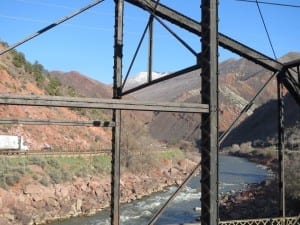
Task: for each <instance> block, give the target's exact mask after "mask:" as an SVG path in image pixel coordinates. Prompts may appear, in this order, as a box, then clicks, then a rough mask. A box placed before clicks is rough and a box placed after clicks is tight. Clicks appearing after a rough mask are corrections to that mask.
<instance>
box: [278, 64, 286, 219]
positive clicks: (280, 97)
mask: <svg viewBox="0 0 300 225" xmlns="http://www.w3.org/2000/svg"><path fill="white" fill-rule="evenodd" d="M282 73H286V71H285V70H283V71H281V72H280V73H279V75H278V76H277V98H278V178H279V181H278V185H279V195H280V201H279V216H280V217H285V179H284V101H283V83H282V82H281V79H280V77H281V76H282V75H283V74H282Z"/></svg>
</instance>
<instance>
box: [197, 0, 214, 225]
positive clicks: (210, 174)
mask: <svg viewBox="0 0 300 225" xmlns="http://www.w3.org/2000/svg"><path fill="white" fill-rule="evenodd" d="M201 16H202V25H203V27H202V28H203V30H202V40H201V47H202V54H201V56H200V59H199V63H200V64H201V66H202V72H201V78H202V82H201V102H202V103H204V104H208V105H209V113H208V114H202V115H201V116H202V117H201V149H200V150H201V224H202V225H216V224H218V187H219V185H218V180H219V178H218V149H219V143H218V128H219V117H218V114H219V108H218V107H219V103H218V41H217V38H218V37H217V36H218V33H217V32H218V22H217V18H218V6H217V0H202V2H201Z"/></svg>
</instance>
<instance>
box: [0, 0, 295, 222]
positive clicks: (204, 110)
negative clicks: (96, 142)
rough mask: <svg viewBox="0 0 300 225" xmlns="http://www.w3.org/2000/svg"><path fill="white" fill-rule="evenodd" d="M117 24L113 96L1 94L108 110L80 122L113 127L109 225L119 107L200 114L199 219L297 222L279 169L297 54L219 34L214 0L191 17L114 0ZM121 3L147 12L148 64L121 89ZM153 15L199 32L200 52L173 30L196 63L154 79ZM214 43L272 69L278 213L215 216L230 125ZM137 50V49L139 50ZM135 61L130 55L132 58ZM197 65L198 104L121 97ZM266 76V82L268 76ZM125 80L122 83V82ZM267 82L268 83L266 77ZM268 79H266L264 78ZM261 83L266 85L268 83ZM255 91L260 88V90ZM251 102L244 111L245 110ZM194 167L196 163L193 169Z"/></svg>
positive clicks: (145, 0)
mask: <svg viewBox="0 0 300 225" xmlns="http://www.w3.org/2000/svg"><path fill="white" fill-rule="evenodd" d="M101 2H103V0H102V1H99V0H98V1H95V2H94V3H92V4H90V5H88V6H86V7H84V8H82V9H81V10H79V11H77V12H76V13H74V14H72V15H70V16H67V17H65V18H64V19H62V20H59V21H57V22H56V23H53V24H50V25H49V26H47V27H45V28H43V29H41V30H39V31H38V32H36V33H35V34H33V35H31V36H29V37H28V38H25V39H24V40H21V41H20V42H18V43H17V44H15V45H13V46H11V47H9V48H8V49H6V50H4V51H2V52H0V55H2V54H5V53H6V52H8V51H10V50H12V49H14V48H15V47H17V46H19V45H21V44H23V43H25V42H27V41H29V40H31V39H32V38H35V37H36V36H38V35H40V34H42V33H44V32H47V31H48V30H50V29H52V28H53V27H55V26H57V25H60V24H61V23H63V22H65V21H66V20H69V19H71V18H73V17H74V16H76V15H78V14H79V13H82V12H84V11H86V10H88V9H90V8H92V7H93V6H95V5H97V4H100V3H101ZM114 2H115V25H114V33H115V35H114V72H113V99H95V98H70V97H52V96H33V95H30V96H23V95H22V96H20V95H11V94H1V95H0V104H5V105H23V106H25V105H29V106H37V107H38V106H51V107H71V108H72V107H73V108H96V109H112V110H113V115H112V118H113V119H112V121H109V122H107V121H87V122H83V123H84V124H85V125H88V126H106V127H112V189H111V224H112V225H119V224H120V213H119V211H120V199H119V198H120V139H121V111H122V110H143V111H147V110H148V111H162V112H185V113H201V116H202V118H201V121H202V126H201V140H202V141H201V149H200V150H201V157H202V161H201V164H199V166H198V167H201V174H202V178H201V196H202V197H201V207H202V211H201V224H203V225H214V224H222V225H248V224H249V225H267V224H271V225H273V224H274V225H275V224H276V225H277V224H287V225H296V224H300V222H299V217H293V218H289V217H285V195H284V188H285V182H284V170H283V165H284V161H283V152H284V125H283V120H284V118H283V112H284V105H283V98H282V97H283V91H282V89H283V87H285V88H286V89H287V90H288V91H289V92H290V94H291V95H292V96H293V97H294V99H295V100H296V102H297V103H298V104H300V72H299V71H300V69H299V68H300V59H298V60H295V61H291V62H287V63H281V62H278V61H277V60H274V59H272V58H270V57H268V56H266V55H264V54H262V53H260V52H259V51H257V50H255V49H252V48H250V47H248V46H246V45H244V44H242V43H240V42H238V41H236V40H234V39H232V38H230V37H228V36H226V35H224V34H222V33H219V32H218V26H217V24H218V22H217V21H218V6H217V0H202V1H201V21H195V20H193V19H191V18H189V17H188V16H186V15H183V14H180V13H179V12H177V11H175V10H173V9H171V8H169V7H167V6H165V5H163V4H160V3H159V1H153V0H115V1H114ZM124 2H128V3H130V4H132V5H134V6H136V7H138V8H140V9H141V10H145V11H147V12H148V13H149V21H148V24H147V26H146V28H147V29H149V31H150V32H149V33H150V37H149V40H150V41H149V57H148V59H149V63H148V82H147V83H146V84H143V85H141V86H138V87H135V88H133V89H131V90H127V91H123V87H124V84H125V82H126V80H127V76H128V75H127V76H126V77H125V79H123V77H122V55H123V54H122V52H123V44H126V43H123V28H124V27H123V23H124V21H123V18H124ZM154 19H155V20H157V21H158V22H159V23H161V24H162V25H164V23H163V21H162V20H161V19H163V20H166V21H169V22H171V23H173V24H175V25H177V26H178V27H181V28H183V29H185V30H187V31H189V32H190V33H192V34H194V35H197V36H199V41H200V42H201V48H202V51H201V52H199V53H198V52H195V51H193V50H192V49H191V48H190V47H189V46H188V45H186V43H185V41H184V40H183V39H181V38H180V37H178V36H177V35H176V38H177V39H178V40H179V41H180V42H181V43H182V44H183V45H184V46H185V47H187V48H188V49H189V50H190V51H191V52H192V53H193V54H194V55H195V58H196V59H197V63H196V65H191V66H190V67H188V68H184V69H182V70H180V71H177V72H174V73H172V74H169V75H167V76H165V77H162V78H159V79H156V80H153V79H152V77H151V74H152V42H151V40H152V35H153V30H152V28H151V27H152V22H153V20H154ZM218 46H222V47H223V48H225V49H227V50H230V51H231V52H233V53H236V54H238V55H240V56H241V57H244V58H246V59H248V60H250V61H252V62H254V63H256V64H258V65H260V66H262V67H264V68H265V69H267V70H269V71H271V72H273V76H272V77H271V78H270V80H271V79H272V78H277V82H278V85H277V87H278V88H277V89H278V111H279V116H278V121H279V127H278V137H279V139H278V140H279V144H278V149H279V151H278V152H279V168H280V175H279V179H280V181H279V188H280V212H279V216H280V217H279V218H268V219H254V220H238V221H219V217H218V149H219V145H220V143H221V142H222V141H223V140H224V139H225V138H226V136H227V134H228V133H229V132H230V130H231V128H232V126H231V128H230V129H228V131H227V132H225V133H224V134H223V135H222V136H221V137H219V136H218V120H219V118H218V112H219V103H218ZM137 51H138V49H137ZM133 61H134V60H133ZM199 68H201V74H199V76H201V79H202V82H201V104H192V103H171V102H135V101H128V100H123V99H122V97H123V96H124V95H127V94H129V93H133V92H135V91H137V90H141V89H143V88H145V87H148V86H151V85H154V84H156V83H159V82H161V81H165V80H168V79H172V78H174V77H178V76H181V75H183V74H185V73H187V72H190V71H194V70H196V69H199ZM270 80H269V81H270ZM123 81H124V82H123ZM269 81H268V82H269ZM268 82H267V83H268ZM267 83H266V84H265V86H266V85H267ZM258 94H259V93H258ZM249 106H250V103H249V105H247V106H246V107H245V109H244V110H243V111H242V112H245V111H247V109H248V108H249ZM0 121H1V123H14V122H15V123H22V121H23V123H24V124H26V123H30V124H36V125H39V124H50V122H49V121H41V120H36V121H28V120H26V119H16V118H14V119H12V120H9V121H7V118H5V119H4V118H3V119H0ZM51 124H59V125H73V126H82V125H84V124H82V123H76V122H72V121H71V122H70V121H51ZM196 169H197V168H195V170H196ZM195 170H194V171H193V172H192V173H191V174H190V176H189V177H188V178H187V179H186V181H187V180H188V179H189V178H190V177H191V176H192V175H193V173H194V172H195ZM186 181H185V182H184V183H183V184H182V185H181V186H180V187H179V188H178V190H177V191H176V192H175V194H174V195H173V196H172V197H171V198H170V199H169V200H171V199H172V198H173V197H174V196H175V195H176V194H177V193H178V192H179V190H180V189H181V188H182V187H183V186H184V184H185V183H186ZM168 203H169V201H167V202H166V204H164V206H163V207H162V208H161V209H160V210H159V211H158V212H157V213H156V214H155V215H154V217H153V218H152V219H151V221H150V222H149V224H154V223H155V221H156V219H157V218H158V216H159V215H160V214H161V212H162V211H163V210H164V208H165V206H166V205H167V204H168Z"/></svg>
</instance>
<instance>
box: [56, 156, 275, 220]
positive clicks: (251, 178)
mask: <svg viewBox="0 0 300 225" xmlns="http://www.w3.org/2000/svg"><path fill="white" fill-rule="evenodd" d="M219 171H220V186H219V194H220V195H222V194H225V193H234V192H236V191H239V190H241V189H243V188H245V187H246V186H247V184H252V183H260V182H261V181H263V180H265V179H267V177H268V175H270V170H268V169H267V168H265V167H262V166H260V165H257V164H255V163H251V162H249V161H247V160H246V159H242V158H238V157H232V156H220V168H219ZM175 190H176V187H169V188H167V189H166V190H165V191H163V192H159V193H155V194H153V195H151V196H149V197H145V198H143V199H141V200H137V201H134V202H132V203H127V204H124V205H122V206H121V216H120V221H121V224H122V225H142V224H147V222H148V221H149V219H150V218H151V217H152V214H153V213H154V212H155V211H156V210H157V209H159V207H160V205H161V204H163V202H165V201H166V200H167V199H168V197H169V196H170V195H171V194H172V193H173V192H174V191H175ZM195 207H200V176H195V177H193V178H192V179H191V181H190V182H189V184H188V185H187V186H186V187H185V188H184V189H183V190H182V192H181V193H180V194H179V195H178V196H177V197H176V198H175V199H174V201H173V202H172V203H171V204H170V205H169V206H168V208H167V209H166V210H165V211H164V213H163V214H162V215H161V217H160V218H159V219H158V220H157V222H156V225H166V224H180V223H188V222H194V221H195V219H196V218H197V217H199V212H195V211H194V210H193V209H194V208H195ZM109 221H110V220H109V210H104V211H102V212H99V213H97V214H96V215H94V216H90V217H80V218H72V219H68V220H65V221H58V222H54V223H51V225H109V224H110V222H109Z"/></svg>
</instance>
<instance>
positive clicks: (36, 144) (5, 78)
mask: <svg viewBox="0 0 300 225" xmlns="http://www.w3.org/2000/svg"><path fill="white" fill-rule="evenodd" d="M5 47H6V44H4V43H1V45H0V48H1V49H3V48H5ZM0 76H1V80H0V93H5V94H6V93H14V94H26V95H28V94H35V95H66V96H78V95H79V93H78V92H77V91H76V89H75V87H71V86H69V85H64V84H62V83H61V82H60V81H59V80H58V79H56V78H53V77H51V76H49V73H48V72H47V71H46V70H45V69H44V68H43V66H42V65H41V64H39V63H38V62H35V63H34V64H31V63H29V62H27V61H26V59H25V56H24V55H23V54H22V53H19V52H17V51H12V52H9V53H7V54H4V55H2V56H0ZM105 91H106V90H105ZM106 95H108V94H106ZM0 118H17V119H25V118H26V119H39V120H66V118H68V120H70V121H89V120H94V119H96V118H97V119H98V120H107V119H110V118H109V117H108V116H107V114H106V113H104V112H103V111H101V110H92V111H91V110H90V111H89V110H84V109H69V108H53V107H20V106H7V105H0ZM0 133H1V134H10V135H22V136H24V137H25V140H26V142H27V144H28V145H29V147H30V149H31V150H40V149H41V148H43V147H44V146H45V145H50V146H51V147H52V148H53V149H54V150H72V151H74V150H75V151H76V150H95V149H107V148H110V141H111V132H110V129H103V128H98V127H97V128H96V127H90V128H88V127H62V126H54V125H51V126H48V125H47V126H46V125H41V126H35V125H21V124H16V125H10V124H4V125H1V126H0Z"/></svg>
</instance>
